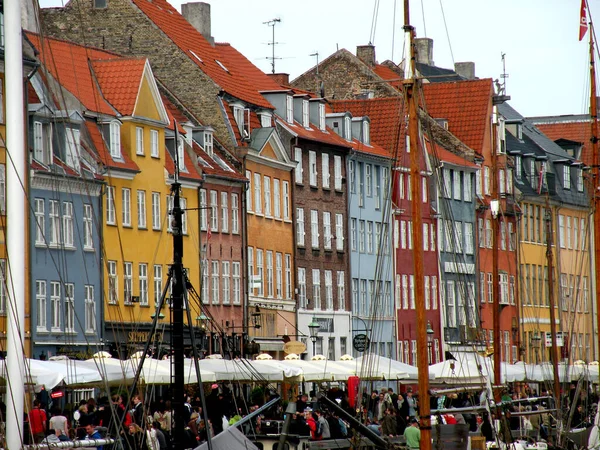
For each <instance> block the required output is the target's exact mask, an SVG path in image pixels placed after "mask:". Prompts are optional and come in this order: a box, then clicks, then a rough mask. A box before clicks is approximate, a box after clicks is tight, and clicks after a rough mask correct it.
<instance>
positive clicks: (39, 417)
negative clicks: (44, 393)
mask: <svg viewBox="0 0 600 450" xmlns="http://www.w3.org/2000/svg"><path fill="white" fill-rule="evenodd" d="M47 423H48V418H47V416H46V411H44V410H43V409H41V407H40V401H39V400H38V399H35V400H34V401H33V409H32V410H31V411H30V412H29V427H30V429H31V434H32V435H33V442H34V443H36V444H39V443H40V442H42V440H43V439H44V438H45V437H46V425H47Z"/></svg>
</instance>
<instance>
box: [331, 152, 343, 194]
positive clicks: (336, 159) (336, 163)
mask: <svg viewBox="0 0 600 450" xmlns="http://www.w3.org/2000/svg"><path fill="white" fill-rule="evenodd" d="M333 176H334V180H333V187H334V189H335V190H336V191H341V190H342V157H341V156H339V155H333Z"/></svg>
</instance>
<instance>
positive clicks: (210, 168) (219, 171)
mask: <svg viewBox="0 0 600 450" xmlns="http://www.w3.org/2000/svg"><path fill="white" fill-rule="evenodd" d="M192 144H193V145H192V149H193V150H194V153H195V154H196V156H199V157H200V158H201V159H202V161H204V163H203V162H202V161H200V162H199V163H198V164H199V165H200V166H201V167H202V172H204V173H206V175H209V176H211V175H212V176H215V177H220V178H229V179H234V180H240V181H245V180H246V177H245V176H243V175H242V174H240V173H239V172H238V171H237V170H235V169H234V168H233V167H232V166H231V164H229V163H227V162H226V161H223V162H224V163H225V164H226V165H227V166H228V167H230V168H231V171H229V170H225V169H223V168H222V167H221V166H220V165H219V164H218V163H217V162H216V161H215V160H213V159H212V158H211V157H210V156H209V155H208V154H207V153H206V152H205V151H204V150H202V148H201V147H200V145H198V143H197V142H196V141H194V142H193V143H192ZM221 159H222V158H221Z"/></svg>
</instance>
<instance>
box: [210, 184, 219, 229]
mask: <svg viewBox="0 0 600 450" xmlns="http://www.w3.org/2000/svg"><path fill="white" fill-rule="evenodd" d="M217 196H218V193H217V191H210V230H211V231H219V209H218V205H217V201H218V197H217Z"/></svg>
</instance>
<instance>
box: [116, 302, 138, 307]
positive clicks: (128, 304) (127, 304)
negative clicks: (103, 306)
mask: <svg viewBox="0 0 600 450" xmlns="http://www.w3.org/2000/svg"><path fill="white" fill-rule="evenodd" d="M134 304H135V303H123V306H133V305H134ZM115 305H116V303H115Z"/></svg>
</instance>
